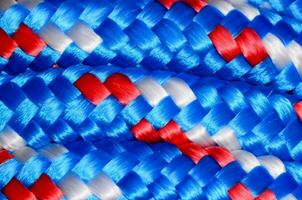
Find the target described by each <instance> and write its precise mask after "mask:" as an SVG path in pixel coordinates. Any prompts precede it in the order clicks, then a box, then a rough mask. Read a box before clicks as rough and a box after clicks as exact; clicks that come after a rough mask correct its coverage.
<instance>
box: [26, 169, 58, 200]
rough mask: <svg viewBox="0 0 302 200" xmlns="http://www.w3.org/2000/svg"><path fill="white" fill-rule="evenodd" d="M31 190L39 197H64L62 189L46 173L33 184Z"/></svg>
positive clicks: (53, 199) (51, 198) (46, 198)
mask: <svg viewBox="0 0 302 200" xmlns="http://www.w3.org/2000/svg"><path fill="white" fill-rule="evenodd" d="M30 190H31V191H32V192H33V193H34V195H35V196H36V197H37V198H38V199H43V200H56V199H61V198H62V197H63V192H62V190H60V189H59V188H58V187H57V186H56V185H55V184H54V182H53V181H52V180H51V179H50V178H49V176H47V175H46V174H42V175H41V176H40V178H39V179H38V180H37V181H36V182H35V183H34V184H33V185H32V186H31V188H30Z"/></svg>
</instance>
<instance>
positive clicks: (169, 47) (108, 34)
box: [0, 0, 302, 92]
mask: <svg viewBox="0 0 302 200" xmlns="http://www.w3.org/2000/svg"><path fill="white" fill-rule="evenodd" d="M67 11H68V12H67ZM260 12H261V15H260V16H257V17H256V18H255V19H253V20H252V21H249V20H248V19H247V18H246V17H245V16H244V15H243V14H242V13H241V12H239V11H238V10H233V11H231V12H230V13H229V14H228V15H227V16H224V15H223V14H222V13H221V12H220V11H218V10H217V9H216V8H215V7H213V6H211V5H208V6H206V7H205V8H203V9H202V11H201V12H200V13H196V12H195V11H194V10H193V9H192V8H190V7H189V6H188V5H186V4H184V3H176V4H175V5H174V6H173V7H172V8H171V9H170V10H166V9H165V8H164V7H163V6H162V5H161V4H160V3H158V2H156V1H152V0H140V1H135V3H133V2H132V1H130V0H126V1H119V0H116V1H113V2H109V1H107V0H102V1H101V2H100V1H96V0H85V1H81V2H74V1H48V2H44V3H41V4H38V6H36V7H35V8H34V9H33V10H32V11H31V12H29V11H28V10H27V9H25V8H24V7H22V6H21V5H15V6H12V7H11V8H10V9H8V10H7V11H6V12H4V13H3V15H2V17H1V19H0V22H1V21H3V23H0V27H2V28H3V29H4V30H6V31H7V32H8V33H9V34H12V33H13V32H15V31H16V29H17V28H18V26H19V24H20V23H21V22H24V23H25V24H26V25H27V26H29V27H30V28H31V29H33V30H34V31H35V32H37V33H38V32H39V31H40V30H41V29H42V28H43V26H44V25H45V24H47V22H51V23H53V24H55V25H56V26H58V28H59V29H60V30H61V31H63V32H64V31H67V30H68V29H69V28H70V27H71V26H72V25H73V24H74V23H75V21H76V20H77V19H79V20H81V21H82V22H83V23H85V24H87V25H88V26H89V27H91V28H92V29H94V31H95V32H96V33H97V34H98V35H100V36H101V38H102V39H103V42H102V43H101V44H100V45H99V46H98V47H96V49H95V50H94V51H93V52H92V53H91V54H87V53H86V52H84V51H83V50H81V49H80V48H79V47H77V46H76V44H75V43H72V44H71V45H70V46H69V47H68V48H67V49H66V50H65V52H64V53H63V55H59V54H58V53H57V52H55V51H54V50H53V49H51V48H50V47H46V48H44V49H43V51H42V52H41V53H40V54H39V56H38V57H37V58H34V57H31V56H29V55H27V54H25V53H24V52H23V51H22V50H21V49H17V50H16V52H15V53H14V54H13V56H12V57H11V59H10V60H9V61H5V60H3V61H2V60H1V62H0V63H3V68H4V70H6V71H7V72H9V73H12V74H17V73H19V72H22V71H24V70H25V69H26V68H27V66H29V67H30V68H31V69H33V70H36V71H43V70H45V69H47V68H49V67H51V66H52V65H53V64H54V63H57V64H58V65H59V66H61V67H64V68H65V67H68V66H70V65H75V64H79V63H82V62H83V63H84V64H87V65H92V66H94V65H102V64H107V63H111V64H116V65H119V66H122V67H126V68H127V67H129V66H138V67H144V68H146V69H169V70H172V71H189V72H192V73H194V74H197V75H202V76H207V75H216V76H217V77H219V78H221V79H230V80H234V79H242V80H248V81H249V82H251V83H254V84H268V83H270V85H271V86H272V87H274V88H278V89H281V90H286V91H288V90H294V89H295V88H296V87H297V88H299V87H300V85H301V84H300V83H301V78H300V76H299V74H298V73H297V71H296V69H295V67H294V66H293V65H290V66H287V67H285V68H284V69H283V70H281V71H278V70H277V69H276V67H275V66H274V64H273V63H272V61H271V59H270V58H267V59H265V60H264V61H263V62H262V63H260V64H258V65H257V66H256V67H254V68H252V67H251V66H250V64H249V63H248V62H247V61H246V60H245V58H244V57H243V56H239V57H237V58H236V59H234V60H232V61H231V62H229V63H227V62H226V61H225V60H224V59H222V58H221V56H220V55H219V54H218V52H217V51H216V49H215V48H214V46H213V44H212V42H211V41H210V39H209V38H208V34H209V32H211V31H212V30H213V29H214V28H215V26H216V25H218V24H221V25H223V26H225V27H226V28H227V29H228V30H229V31H230V32H231V34H232V35H233V36H234V37H236V36H237V35H238V34H239V33H240V31H241V30H242V29H243V28H244V27H251V28H253V29H254V30H256V32H257V33H258V34H259V35H260V37H264V36H265V34H266V33H268V32H272V33H274V34H276V35H277V36H279V37H280V38H281V39H282V40H283V42H284V44H285V45H286V44H288V42H290V41H291V40H293V39H295V41H297V42H298V43H299V44H302V43H301V42H300V39H299V38H300V33H301V31H302V26H301V24H300V23H296V22H294V20H288V19H287V18H283V17H282V16H280V15H278V14H277V13H273V12H270V11H268V10H265V9H260ZM11 18H13V19H14V23H7V20H8V19H11ZM92 19H93V20H92ZM295 92H299V91H295Z"/></svg>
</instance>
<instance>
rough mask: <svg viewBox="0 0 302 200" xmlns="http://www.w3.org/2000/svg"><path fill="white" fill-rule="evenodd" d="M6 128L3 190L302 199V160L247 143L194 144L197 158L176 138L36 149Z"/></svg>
mask: <svg viewBox="0 0 302 200" xmlns="http://www.w3.org/2000/svg"><path fill="white" fill-rule="evenodd" d="M10 134H12V135H10ZM6 136H7V137H8V138H7V139H8V140H6V141H7V143H3V142H2V141H1V142H0V147H2V148H4V149H3V150H1V151H0V172H1V175H0V191H2V193H3V196H6V197H7V198H9V199H11V200H15V199H18V200H20V199H28V200H29V199H36V198H37V199H53V200H56V199H61V198H63V197H64V198H66V199H70V200H82V199H121V198H125V199H139V198H142V199H150V198H156V199H209V200H211V199H213V200H217V199H232V200H242V199H245V200H252V199H256V200H267V199H272V200H273V199H281V198H285V199H286V198H287V199H298V197H299V196H298V195H299V193H298V192H299V191H300V188H301V187H299V186H300V184H301V178H302V177H301V174H300V173H299V168H300V167H301V164H299V163H293V162H287V163H283V162H282V161H281V160H279V159H278V158H276V157H274V156H262V157H258V158H257V157H255V156H253V155H252V154H251V153H248V152H245V151H241V150H240V151H234V152H232V153H230V152H229V151H227V150H226V149H223V148H221V147H208V148H201V147H199V148H197V149H196V148H194V147H193V149H194V152H192V153H195V154H199V157H200V158H199V160H198V162H197V164H194V163H193V162H192V161H190V160H189V159H188V158H187V157H186V156H184V155H182V153H181V152H179V150H178V149H177V148H175V147H173V146H171V145H169V144H162V143H161V144H156V145H146V144H144V143H141V142H134V141H133V142H126V143H122V142H117V141H113V140H106V139H104V140H101V141H99V142H94V143H93V144H91V143H89V142H85V141H78V142H76V143H70V144H66V145H64V146H63V145H60V144H49V145H47V146H45V147H41V148H39V149H33V148H30V147H28V146H26V145H25V144H24V143H21V142H20V140H19V139H20V138H14V137H15V134H14V133H13V132H11V133H8V134H7V135H6ZM79 146H81V148H79ZM183 149H187V150H188V151H192V147H191V146H190V145H185V146H184V147H183ZM3 174H5V176H3ZM45 188H47V189H45ZM0 195H1V193H0ZM295 196H296V197H297V198H296V197H295Z"/></svg>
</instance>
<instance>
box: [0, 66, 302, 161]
mask: <svg viewBox="0 0 302 200" xmlns="http://www.w3.org/2000/svg"><path fill="white" fill-rule="evenodd" d="M0 80H1V79H0ZM295 102H296V99H295V96H294V95H286V94H278V93H275V92H274V91H272V89H270V88H266V87H255V86H251V85H248V84H246V83H244V82H234V83H230V82H226V81H221V80H217V79H214V78H199V77H196V76H193V75H189V74H179V75H177V74H173V73H172V72H166V71H155V72H148V71H144V70H139V69H131V68H129V69H121V68H118V67H114V66H101V67H95V68H90V67H88V66H75V67H70V68H68V69H66V70H62V69H52V70H48V71H46V72H44V73H40V74H36V73H33V72H28V73H25V74H22V75H19V76H17V77H10V76H7V75H4V78H2V83H1V84H0V110H1V111H2V112H1V113H5V114H4V115H2V116H1V120H0V129H1V130H3V131H2V132H3V133H2V134H0V137H1V135H3V134H5V130H6V127H11V128H12V129H13V130H15V131H16V132H17V133H18V134H20V136H21V137H22V138H24V139H25V140H26V142H27V143H28V144H29V146H32V147H39V146H41V145H46V144H47V143H48V142H50V141H54V142H57V143H66V142H70V141H74V140H77V139H79V138H83V139H84V140H87V141H94V140H98V139H100V138H103V137H110V138H117V139H119V140H129V139H133V137H135V138H137V139H139V140H143V141H147V142H158V141H162V140H163V141H166V142H170V143H173V144H175V145H181V144H184V143H189V142H194V143H197V144H200V145H202V146H211V145H214V144H218V145H221V146H224V147H226V148H228V149H230V150H236V149H241V148H243V149H246V150H248V151H250V152H252V153H254V154H256V155H264V154H273V155H277V156H279V157H280V158H281V159H284V160H291V159H294V160H297V161H301V156H302V154H301V134H300V131H301V130H302V124H301V122H300V119H299V118H298V117H297V115H296V112H297V114H298V116H300V114H299V113H300V112H299V105H300V104H299V103H297V104H295ZM221 113H223V114H221ZM276 144H278V145H276Z"/></svg>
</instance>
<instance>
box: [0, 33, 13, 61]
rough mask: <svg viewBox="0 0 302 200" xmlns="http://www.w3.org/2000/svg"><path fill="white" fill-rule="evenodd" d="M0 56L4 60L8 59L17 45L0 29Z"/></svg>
mask: <svg viewBox="0 0 302 200" xmlns="http://www.w3.org/2000/svg"><path fill="white" fill-rule="evenodd" d="M0 41H1V42H0V56H2V57H3V58H5V59H9V58H10V57H11V55H12V54H13V52H14V51H15V49H16V48H17V43H16V42H15V40H13V39H12V38H11V37H9V36H8V35H7V33H6V32H5V31H4V30H3V29H1V28H0Z"/></svg>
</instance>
